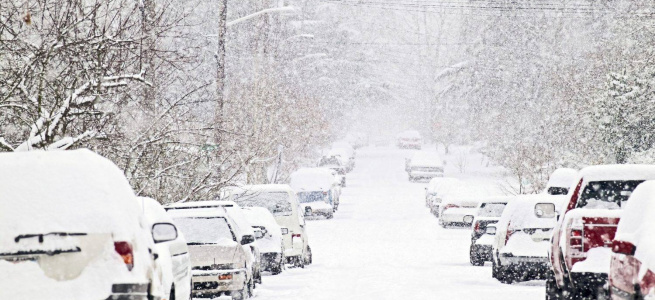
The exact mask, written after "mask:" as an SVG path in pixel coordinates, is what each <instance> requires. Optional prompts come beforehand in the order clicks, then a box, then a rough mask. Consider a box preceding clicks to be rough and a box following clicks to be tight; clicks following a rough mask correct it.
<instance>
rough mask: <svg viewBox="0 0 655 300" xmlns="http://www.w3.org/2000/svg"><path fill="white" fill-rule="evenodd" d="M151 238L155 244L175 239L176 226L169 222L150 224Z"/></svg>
mask: <svg viewBox="0 0 655 300" xmlns="http://www.w3.org/2000/svg"><path fill="white" fill-rule="evenodd" d="M152 239H153V241H154V242H155V244H158V243H163V242H169V241H173V240H175V239H177V228H176V227H175V225H173V224H171V223H155V224H154V225H152Z"/></svg>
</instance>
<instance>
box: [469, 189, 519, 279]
mask: <svg viewBox="0 0 655 300" xmlns="http://www.w3.org/2000/svg"><path fill="white" fill-rule="evenodd" d="M512 199H514V197H494V198H487V199H484V200H482V201H481V202H480V204H479V205H478V208H477V210H478V211H477V212H476V214H475V219H474V220H473V225H472V229H473V230H472V231H471V246H470V248H469V258H470V261H471V264H472V265H474V266H482V265H484V262H485V261H491V248H492V245H493V240H494V237H495V230H493V231H487V226H490V225H492V226H493V225H494V224H496V223H498V220H500V217H501V216H502V214H503V211H504V210H505V206H506V205H507V203H508V202H509V201H511V200H512ZM494 229H495V227H494Z"/></svg>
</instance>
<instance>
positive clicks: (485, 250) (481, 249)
mask: <svg viewBox="0 0 655 300" xmlns="http://www.w3.org/2000/svg"><path fill="white" fill-rule="evenodd" d="M491 250H492V247H491V245H478V244H473V245H471V252H473V253H475V254H476V255H477V256H478V257H479V258H481V259H483V260H485V261H491Z"/></svg>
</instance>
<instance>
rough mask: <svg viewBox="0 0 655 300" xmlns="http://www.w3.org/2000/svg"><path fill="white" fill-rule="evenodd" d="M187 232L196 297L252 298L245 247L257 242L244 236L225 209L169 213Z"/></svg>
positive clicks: (249, 269)
mask: <svg viewBox="0 0 655 300" xmlns="http://www.w3.org/2000/svg"><path fill="white" fill-rule="evenodd" d="M167 212H168V214H170V216H171V217H172V218H173V221H174V222H175V224H177V226H178V227H179V229H180V231H182V232H183V233H184V236H185V237H186V239H187V245H188V246H189V253H190V254H191V265H192V271H191V275H192V283H193V296H194V297H206V296H210V297H214V296H231V297H232V299H236V300H241V299H244V298H247V297H248V296H250V295H252V290H253V288H254V285H255V283H254V278H253V273H252V269H251V267H250V264H251V263H252V262H251V261H252V258H250V257H251V256H252V254H251V253H250V250H249V249H248V248H247V247H245V246H246V245H248V244H251V243H253V242H254V241H255V237H254V236H252V235H247V234H241V232H240V231H239V229H238V228H239V226H238V225H237V224H236V223H235V222H234V220H233V219H232V217H231V216H230V215H228V213H227V211H226V210H225V209H224V208H223V207H205V208H186V209H185V208H180V209H172V210H168V211H167Z"/></svg>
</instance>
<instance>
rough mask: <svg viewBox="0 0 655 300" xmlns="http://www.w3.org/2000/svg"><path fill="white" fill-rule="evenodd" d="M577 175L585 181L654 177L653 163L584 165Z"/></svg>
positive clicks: (654, 168) (646, 178)
mask: <svg viewBox="0 0 655 300" xmlns="http://www.w3.org/2000/svg"><path fill="white" fill-rule="evenodd" d="M579 176H582V178H584V179H585V181H587V182H589V181H608V180H650V179H655V165H602V166H591V167H586V168H584V169H582V170H581V171H580V174H579Z"/></svg>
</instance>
